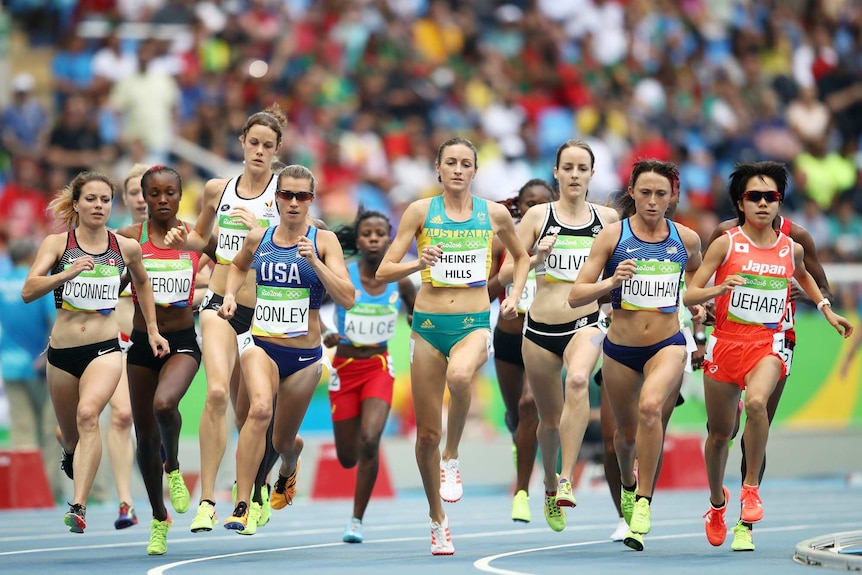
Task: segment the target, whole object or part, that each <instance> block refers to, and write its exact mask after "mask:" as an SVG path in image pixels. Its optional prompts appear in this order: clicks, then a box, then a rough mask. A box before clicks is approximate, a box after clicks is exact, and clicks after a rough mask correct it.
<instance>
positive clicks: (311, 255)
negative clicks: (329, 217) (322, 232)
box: [296, 236, 317, 264]
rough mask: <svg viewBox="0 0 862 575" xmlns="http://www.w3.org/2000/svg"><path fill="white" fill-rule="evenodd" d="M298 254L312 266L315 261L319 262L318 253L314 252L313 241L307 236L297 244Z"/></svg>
mask: <svg viewBox="0 0 862 575" xmlns="http://www.w3.org/2000/svg"><path fill="white" fill-rule="evenodd" d="M296 253H297V254H299V256H300V257H302V258H305V261H307V262H308V263H310V264H313V263H314V262H315V260H317V253H316V252H315V251H314V244H313V243H311V240H310V239H308V238H307V237H306V236H302V237H301V238H299V241H298V242H297V243H296Z"/></svg>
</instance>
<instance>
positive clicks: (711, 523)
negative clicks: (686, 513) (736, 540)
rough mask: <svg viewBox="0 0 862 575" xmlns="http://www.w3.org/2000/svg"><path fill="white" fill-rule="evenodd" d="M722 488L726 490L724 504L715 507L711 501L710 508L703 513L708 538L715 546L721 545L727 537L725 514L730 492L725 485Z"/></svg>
mask: <svg viewBox="0 0 862 575" xmlns="http://www.w3.org/2000/svg"><path fill="white" fill-rule="evenodd" d="M722 490H723V491H724V504H723V505H722V506H721V507H715V506H713V505H712V503H710V504H709V510H708V511H707V512H706V513H704V514H703V518H704V519H706V525H705V528H706V539H707V540H708V541H709V544H710V545H712V546H713V547H719V546H720V545H721V544H722V543H724V540H725V539H726V538H727V523H726V522H725V520H724V516H725V515H726V514H727V502H728V501H729V499H730V492H729V491H728V490H727V487H724V486H722Z"/></svg>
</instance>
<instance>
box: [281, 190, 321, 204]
mask: <svg viewBox="0 0 862 575" xmlns="http://www.w3.org/2000/svg"><path fill="white" fill-rule="evenodd" d="M275 193H276V194H277V195H278V197H279V198H281V199H283V200H292V199H293V198H296V201H297V202H310V201H311V200H313V199H314V193H313V192H294V191H293V190H276V191H275Z"/></svg>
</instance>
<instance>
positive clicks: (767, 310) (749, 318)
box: [727, 273, 788, 329]
mask: <svg viewBox="0 0 862 575" xmlns="http://www.w3.org/2000/svg"><path fill="white" fill-rule="evenodd" d="M737 275H740V276H742V277H743V278H745V285H742V286H736V287H735V288H733V291H731V292H730V294H729V295H730V303H729V305H728V310H727V318H728V319H729V320H730V321H733V322H736V323H744V324H749V325H762V326H764V327H767V328H770V329H776V328H778V326H779V325H781V323H782V322H783V320H784V314H785V313H786V312H787V295H788V289H787V286H788V282H787V278H779V277H774V276H761V275H755V274H743V273H740V274H737Z"/></svg>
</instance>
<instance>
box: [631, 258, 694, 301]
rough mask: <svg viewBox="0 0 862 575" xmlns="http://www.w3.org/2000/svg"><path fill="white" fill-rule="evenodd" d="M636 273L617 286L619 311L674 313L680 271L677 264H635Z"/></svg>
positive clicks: (653, 262)
mask: <svg viewBox="0 0 862 575" xmlns="http://www.w3.org/2000/svg"><path fill="white" fill-rule="evenodd" d="M635 263H636V264H637V270H636V271H635V275H634V276H633V277H632V279H630V280H626V281H624V282H623V283H622V285H621V286H620V307H621V308H622V309H627V310H631V311H660V312H675V311H676V308H677V302H678V301H679V285H680V275H681V272H682V270H681V269H680V266H679V263H677V262H660V261H653V260H635Z"/></svg>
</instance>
